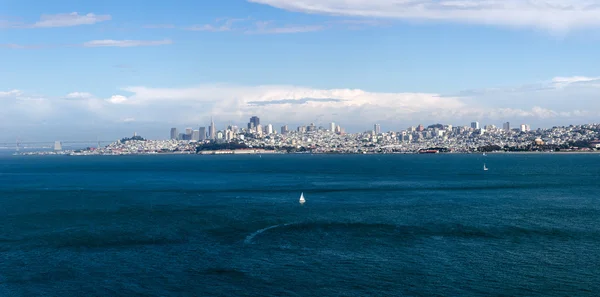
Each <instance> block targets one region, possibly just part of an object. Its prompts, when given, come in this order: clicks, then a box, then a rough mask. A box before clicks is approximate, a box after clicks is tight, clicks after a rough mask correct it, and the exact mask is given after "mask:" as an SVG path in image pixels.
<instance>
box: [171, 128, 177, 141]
mask: <svg viewBox="0 0 600 297" xmlns="http://www.w3.org/2000/svg"><path fill="white" fill-rule="evenodd" d="M177 134H178V133H177V128H171V139H172V140H177V136H178V135H177Z"/></svg>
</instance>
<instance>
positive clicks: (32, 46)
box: [0, 43, 52, 49]
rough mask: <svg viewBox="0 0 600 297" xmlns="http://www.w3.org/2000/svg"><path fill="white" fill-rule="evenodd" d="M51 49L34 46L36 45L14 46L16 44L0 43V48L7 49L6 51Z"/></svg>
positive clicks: (45, 46) (44, 46) (46, 46)
mask: <svg viewBox="0 0 600 297" xmlns="http://www.w3.org/2000/svg"><path fill="white" fill-rule="evenodd" d="M48 47H52V46H51V45H39V44H38V45H36V44H28V45H25V44H16V43H1V44H0V48H8V49H40V48H48Z"/></svg>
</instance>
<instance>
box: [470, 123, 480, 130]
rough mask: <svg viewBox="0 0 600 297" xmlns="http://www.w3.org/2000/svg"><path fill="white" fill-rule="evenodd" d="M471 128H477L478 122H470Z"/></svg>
mask: <svg viewBox="0 0 600 297" xmlns="http://www.w3.org/2000/svg"><path fill="white" fill-rule="evenodd" d="M471 128H473V129H479V122H472V123H471Z"/></svg>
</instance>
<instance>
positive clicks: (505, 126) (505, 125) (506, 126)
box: [502, 122, 510, 132]
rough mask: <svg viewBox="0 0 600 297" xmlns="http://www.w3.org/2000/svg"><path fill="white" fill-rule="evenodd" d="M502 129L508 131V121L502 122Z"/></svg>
mask: <svg viewBox="0 0 600 297" xmlns="http://www.w3.org/2000/svg"><path fill="white" fill-rule="evenodd" d="M502 130H504V131H506V132H510V122H506V123H504V124H502Z"/></svg>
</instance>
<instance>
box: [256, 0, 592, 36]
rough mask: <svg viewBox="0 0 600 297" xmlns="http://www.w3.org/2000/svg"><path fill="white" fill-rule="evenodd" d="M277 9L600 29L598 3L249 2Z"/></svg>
mask: <svg viewBox="0 0 600 297" xmlns="http://www.w3.org/2000/svg"><path fill="white" fill-rule="evenodd" d="M247 1H249V2H253V3H259V4H266V5H270V6H273V7H276V8H280V9H285V10H289V11H298V12H304V13H316V14H327V15H333V16H355V17H376V18H392V19H402V20H425V21H446V22H460V23H471V24H481V25H500V26H512V27H536V28H543V29H547V30H551V31H555V32H556V31H558V32H564V31H567V30H569V29H574V28H584V27H600V1H598V0H536V1H531V0H511V1H506V0H485V1H480V0H460V1H454V0H448V1H439V0H400V1H398V0H353V1H348V0H247Z"/></svg>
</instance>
